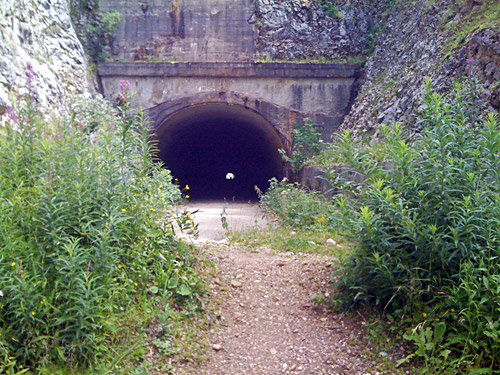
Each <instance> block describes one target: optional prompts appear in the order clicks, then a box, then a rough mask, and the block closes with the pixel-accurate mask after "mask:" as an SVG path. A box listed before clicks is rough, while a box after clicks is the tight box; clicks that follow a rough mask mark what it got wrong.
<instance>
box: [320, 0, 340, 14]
mask: <svg viewBox="0 0 500 375" xmlns="http://www.w3.org/2000/svg"><path fill="white" fill-rule="evenodd" d="M318 3H319V7H320V8H321V9H322V10H323V11H324V12H325V13H326V14H327V15H329V16H330V17H332V18H342V17H343V15H342V12H341V11H340V9H339V6H338V5H337V4H336V3H335V1H333V0H318Z"/></svg>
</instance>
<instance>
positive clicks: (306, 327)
mask: <svg viewBox="0 0 500 375" xmlns="http://www.w3.org/2000/svg"><path fill="white" fill-rule="evenodd" d="M214 210H215V207H214V206H213V205H212V206H210V207H208V208H206V207H205V208H204V207H203V206H201V207H200V212H199V213H198V214H197V216H196V219H197V220H198V222H199V223H200V233H201V234H203V235H205V236H207V237H208V238H210V237H211V239H218V237H219V234H220V232H219V230H218V228H217V225H215V223H214V222H213V221H214V220H215V218H214V217H215V215H214ZM238 210H239V212H240V214H239V215H240V216H239V218H238V220H239V223H240V225H241V224H244V223H247V224H248V223H254V224H255V221H254V219H255V216H256V212H257V216H261V215H260V213H259V212H258V211H256V209H255V208H252V209H250V208H248V211H245V210H247V208H245V207H242V208H238ZM244 212H248V215H246V216H245V214H244ZM205 214H206V215H208V216H210V217H212V221H210V219H208V218H207V217H205V218H203V215H205ZM228 216H229V215H228ZM217 220H218V225H219V226H220V216H218V217H217ZM232 224H234V223H230V225H232ZM261 224H262V223H261ZM210 227H211V228H212V229H210ZM214 237H215V238H214ZM202 240H203V239H202ZM205 246H206V248H207V252H208V254H209V257H210V258H211V259H212V260H213V262H214V263H215V265H216V267H217V269H218V274H217V276H216V278H215V279H214V280H213V285H212V286H211V287H212V294H213V296H214V299H216V300H219V301H221V302H222V305H221V310H222V314H221V316H220V322H219V324H217V325H216V326H214V328H213V330H212V331H211V332H210V333H209V335H208V338H207V339H208V341H209V346H210V348H211V350H210V353H209V359H208V361H207V362H205V363H204V364H203V365H202V366H200V367H197V368H179V369H178V371H177V373H178V374H205V375H225V374H228V375H229V374H231V375H234V374H245V375H247V374H248V375H260V374H266V375H272V374H318V375H319V374H353V375H354V374H371V375H375V374H381V373H379V372H377V371H376V370H374V369H373V368H371V367H372V365H371V362H370V361H368V359H367V358H366V355H365V354H366V353H364V352H363V350H362V349H360V348H359V347H357V346H356V345H355V343H356V342H357V341H359V337H360V335H361V334H362V333H361V331H362V329H361V325H360V323H359V322H353V321H350V320H349V319H348V318H347V317H345V316H341V315H334V314H331V313H326V311H325V310H324V308H319V307H316V305H315V304H314V303H313V302H312V301H311V298H312V297H315V296H318V295H323V296H328V293H329V292H330V288H329V286H328V280H329V276H330V274H331V273H332V265H331V263H330V262H329V259H328V258H325V257H322V256H318V255H297V254H293V253H278V254H275V253H274V252H273V251H272V250H271V249H262V248H261V249H255V250H248V249H241V248H238V247H237V246H233V245H228V244H227V243H225V241H213V242H209V243H208V244H207V245H205Z"/></svg>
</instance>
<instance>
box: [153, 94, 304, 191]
mask: <svg viewBox="0 0 500 375" xmlns="http://www.w3.org/2000/svg"><path fill="white" fill-rule="evenodd" d="M148 116H149V118H150V119H151V120H152V121H153V126H154V131H155V139H156V141H157V142H158V149H159V157H160V158H161V159H162V161H163V162H164V163H165V164H166V166H167V167H168V168H169V169H171V170H172V173H173V175H174V176H175V177H176V178H178V179H179V182H180V184H181V185H182V186H184V185H189V186H190V192H191V193H192V194H191V195H192V197H193V198H195V199H211V198H213V199H222V198H226V199H240V200H243V199H244V200H248V199H256V194H255V191H254V186H258V187H259V188H260V189H262V190H264V189H266V188H267V185H268V180H269V179H270V178H271V177H276V178H282V177H283V176H284V175H286V170H285V165H284V163H283V161H282V158H281V155H280V153H279V152H278V149H280V148H281V149H284V150H286V151H287V152H289V149H290V140H289V135H290V130H291V129H292V128H293V126H294V125H295V122H296V121H297V113H296V112H293V111H290V110H288V109H285V108H282V107H278V106H276V105H273V104H271V103H268V102H265V101H261V100H258V99H252V98H249V97H248V96H245V95H241V94H236V93H225V92H218V93H208V94H207V93H204V94H197V95H194V96H191V97H188V98H182V99H176V100H173V101H169V102H165V103H161V104H159V105H157V106H156V107H154V108H151V109H150V110H149V111H148ZM227 173H233V174H234V175H235V178H234V180H227V179H226V178H225V176H226V175H227Z"/></svg>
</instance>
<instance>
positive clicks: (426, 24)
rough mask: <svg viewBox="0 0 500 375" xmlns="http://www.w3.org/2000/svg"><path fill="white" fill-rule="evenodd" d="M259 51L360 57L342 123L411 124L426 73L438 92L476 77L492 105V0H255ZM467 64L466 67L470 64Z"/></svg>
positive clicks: (499, 56)
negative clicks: (356, 87) (355, 91)
mask: <svg viewBox="0 0 500 375" xmlns="http://www.w3.org/2000/svg"><path fill="white" fill-rule="evenodd" d="M255 1H256V3H255V7H256V10H255V14H254V17H253V18H252V22H254V23H255V25H256V26H257V27H258V30H259V34H258V38H257V41H256V51H257V54H258V55H259V56H260V57H263V58H267V59H271V60H277V59H283V60H302V59H319V60H322V59H324V60H332V61H342V62H344V61H347V62H363V60H365V59H366V58H367V61H366V64H365V65H364V74H363V78H362V80H361V81H360V86H361V90H360V93H359V95H358V97H357V99H356V101H355V102H354V105H353V107H352V109H351V112H350V114H349V115H348V116H347V117H346V118H345V120H344V123H343V127H344V128H355V129H359V130H361V131H365V132H366V131H372V130H375V129H376V128H377V125H378V124H380V123H391V122H393V121H400V122H405V123H407V124H409V125H410V126H413V124H414V120H415V118H414V113H415V109H416V108H417V107H418V106H419V105H420V104H421V98H422V94H423V88H424V82H425V77H429V78H430V79H431V80H432V85H433V87H434V88H435V89H436V90H437V91H439V92H445V91H447V90H449V89H450V87H451V85H452V83H453V82H454V81H455V80H456V79H458V78H461V77H462V78H465V79H473V78H474V79H477V80H478V81H479V82H481V87H482V90H483V96H484V98H485V99H486V100H487V101H489V107H490V109H491V110H496V111H498V108H499V101H500V92H499V87H500V84H499V83H498V82H499V80H500V34H499V32H498V31H499V30H500V3H498V1H497V0H465V1H462V2H458V3H457V2H456V1H453V0H418V1H416V0H346V1H333V2H330V3H331V4H334V5H335V6H336V8H337V13H336V15H334V16H332V15H328V14H327V12H325V10H324V9H322V7H321V6H320V4H321V3H322V2H323V3H324V1H323V0H287V1H281V0H255ZM467 61H469V62H471V64H467ZM467 67H469V69H467Z"/></svg>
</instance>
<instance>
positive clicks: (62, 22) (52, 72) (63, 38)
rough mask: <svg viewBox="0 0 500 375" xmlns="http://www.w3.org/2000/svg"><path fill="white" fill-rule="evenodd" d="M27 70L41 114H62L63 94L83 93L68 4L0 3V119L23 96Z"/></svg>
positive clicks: (59, 0)
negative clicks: (14, 98)
mask: <svg viewBox="0 0 500 375" xmlns="http://www.w3.org/2000/svg"><path fill="white" fill-rule="evenodd" d="M28 65H31V67H32V70H33V72H34V81H33V89H34V97H35V99H36V100H37V101H38V102H39V104H40V105H41V107H42V108H45V109H48V108H50V109H52V110H54V111H55V112H56V113H61V112H63V111H64V108H65V105H66V100H67V96H68V94H70V93H82V92H84V91H85V90H86V88H87V78H86V74H87V65H86V60H85V57H84V53H83V49H82V46H81V44H80V42H79V40H78V38H77V37H76V34H75V32H74V30H73V27H72V25H71V20H70V16H69V8H68V2H67V0H0V113H3V111H4V109H5V107H6V106H10V105H11V104H12V103H11V100H12V95H15V93H16V92H17V93H23V92H24V91H25V90H26V88H25V86H26V75H25V71H26V68H27V66H28ZM9 93H10V94H9Z"/></svg>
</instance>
